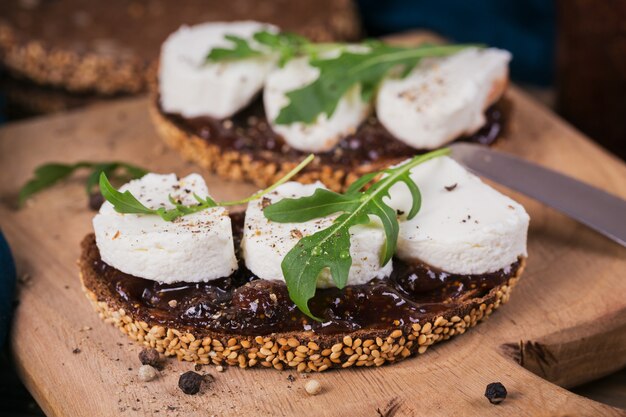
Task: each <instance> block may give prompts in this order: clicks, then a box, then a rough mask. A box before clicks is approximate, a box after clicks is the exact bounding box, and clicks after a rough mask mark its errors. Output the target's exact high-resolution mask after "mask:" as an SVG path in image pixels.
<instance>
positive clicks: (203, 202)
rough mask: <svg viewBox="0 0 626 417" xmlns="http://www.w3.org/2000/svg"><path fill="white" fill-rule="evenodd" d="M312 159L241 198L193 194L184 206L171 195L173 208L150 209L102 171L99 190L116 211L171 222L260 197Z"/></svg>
mask: <svg viewBox="0 0 626 417" xmlns="http://www.w3.org/2000/svg"><path fill="white" fill-rule="evenodd" d="M313 159H314V155H309V156H308V157H306V158H305V159H304V160H303V161H302V162H300V164H298V165H297V166H296V167H295V168H294V169H292V170H291V171H289V172H288V173H287V174H286V175H285V176H284V177H282V178H281V179H279V180H278V181H277V182H276V183H274V184H272V185H271V186H270V187H268V188H266V189H264V190H261V191H259V192H258V193H255V194H253V195H251V196H250V197H247V198H244V199H242V200H235V201H223V202H216V201H215V200H213V199H212V198H211V197H204V198H203V197H200V196H198V195H196V194H194V195H193V196H194V198H195V199H196V201H197V202H198V204H195V205H190V206H186V205H184V204H181V203H180V202H178V201H176V200H175V199H174V198H173V197H172V196H169V201H170V203H172V205H173V206H174V208H171V209H166V208H164V207H159V208H158V209H151V208H149V207H146V206H145V205H143V204H142V203H141V202H140V201H139V200H137V198H135V196H134V195H133V194H132V193H131V192H130V191H128V190H127V191H124V192H120V191H118V190H117V189H115V187H113V186H112V185H111V183H110V182H109V180H108V178H107V175H106V173H104V172H102V173H101V174H100V192H101V193H102V196H103V197H104V199H105V200H107V201H108V202H109V203H111V204H112V205H113V209H114V210H115V211H117V212H118V213H124V214H150V215H157V216H160V217H161V218H162V219H163V220H165V221H168V222H171V221H174V220H176V219H178V218H179V217H182V216H185V215H187V214H193V213H197V212H199V211H202V210H206V209H209V208H211V207H217V206H224V207H225V206H237V205H240V204H245V203H248V202H250V201H252V200H256V199H257V198H260V197H262V196H263V195H265V194H267V193H270V192H272V191H274V190H275V189H276V188H277V187H278V186H280V185H281V184H284V183H285V182H287V181H289V180H290V179H291V178H293V177H294V176H295V175H296V174H297V173H298V172H300V171H301V170H302V169H303V168H304V167H305V166H307V165H308V164H309V163H310V162H311V161H312V160H313Z"/></svg>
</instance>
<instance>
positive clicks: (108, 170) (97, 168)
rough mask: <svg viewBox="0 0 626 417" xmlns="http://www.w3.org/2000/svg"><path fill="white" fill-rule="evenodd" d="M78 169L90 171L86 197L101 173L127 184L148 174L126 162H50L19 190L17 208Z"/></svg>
mask: <svg viewBox="0 0 626 417" xmlns="http://www.w3.org/2000/svg"><path fill="white" fill-rule="evenodd" d="M80 169H90V170H91V172H90V173H89V176H88V177H87V181H86V184H85V188H86V191H87V195H91V194H92V193H93V192H94V189H95V187H96V185H97V184H98V179H99V178H100V174H101V173H105V174H106V175H108V176H110V177H111V178H114V179H115V180H116V181H120V182H127V181H129V180H131V179H135V178H140V177H143V176H144V175H146V174H147V173H148V171H146V170H145V169H143V168H140V167H138V166H135V165H131V164H128V163H126V162H119V161H115V162H88V161H81V162H77V163H75V164H61V163H57V162H52V163H48V164H44V165H41V166H39V167H37V168H36V169H35V176H34V177H33V178H32V179H30V180H29V181H28V182H27V183H26V184H25V185H24V186H23V187H22V188H21V190H20V193H19V197H18V204H19V206H20V207H21V206H23V205H24V203H25V202H26V200H28V199H29V198H30V197H31V196H32V195H33V194H36V193H38V192H40V191H43V190H45V189H46V188H50V187H52V186H53V185H54V184H56V183H58V182H59V181H61V180H63V179H66V178H69V177H70V176H71V175H72V174H73V173H74V172H76V171H77V170H80Z"/></svg>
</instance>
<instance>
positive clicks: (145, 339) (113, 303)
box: [78, 234, 525, 372]
mask: <svg viewBox="0 0 626 417" xmlns="http://www.w3.org/2000/svg"><path fill="white" fill-rule="evenodd" d="M81 247H82V251H81V257H80V259H79V261H78V265H79V269H80V278H81V282H82V286H83V290H84V291H85V294H86V295H87V298H88V299H89V300H90V301H91V304H92V306H93V307H94V309H95V310H96V311H97V312H98V313H99V315H100V317H101V318H102V319H103V320H104V321H105V322H107V323H110V324H113V325H114V326H115V327H117V328H119V329H120V330H121V331H122V332H123V333H125V334H127V335H128V336H129V337H130V338H131V339H133V340H136V341H138V342H140V343H142V344H143V345H145V346H147V347H152V348H155V349H156V350H157V351H159V352H160V353H163V354H165V355H166V356H176V357H177V358H178V359H179V360H185V361H190V362H197V363H200V364H208V363H212V364H215V365H231V366H239V367H241V368H248V367H254V366H259V365H260V366H263V367H267V368H275V369H279V370H282V369H286V368H292V369H295V370H297V371H299V372H305V371H306V372H310V371H320V372H321V371H325V370H327V369H330V368H348V367H351V366H381V365H384V364H387V363H393V362H397V361H399V360H402V359H405V358H407V357H410V356H412V355H415V354H423V353H424V352H426V350H427V349H428V347H429V346H430V345H433V344H435V343H438V342H441V341H443V340H448V339H450V338H451V337H453V336H455V335H458V334H463V333H465V331H467V330H468V329H469V328H471V327H474V326H475V325H476V324H477V323H478V322H479V321H481V320H483V319H485V318H486V317H488V316H489V315H490V314H491V313H492V312H493V310H495V309H497V308H498V307H499V306H500V305H501V304H503V303H506V302H507V301H508V300H509V296H510V292H511V289H512V288H513V286H514V285H515V284H516V283H517V281H518V280H519V278H520V276H521V275H522V273H523V271H524V265H525V259H522V260H521V264H520V267H519V268H518V269H517V273H516V274H515V276H512V277H511V278H509V279H508V281H507V282H506V283H505V284H503V285H500V286H497V287H495V288H493V289H491V290H490V291H489V292H488V293H487V294H486V295H484V296H483V297H480V298H469V297H468V298H466V299H464V300H463V301H462V302H459V303H451V304H450V308H449V310H447V311H445V313H443V314H437V315H432V316H427V317H426V318H425V319H424V320H422V321H420V323H416V324H413V325H406V326H398V325H394V326H389V327H388V328H376V329H367V328H364V329H360V330H357V331H352V332H344V333H337V334H319V333H314V332H310V331H298V332H286V333H272V334H259V335H254V336H244V335H240V334H230V333H221V332H214V331H211V330H209V329H207V328H194V327H183V328H168V327H166V326H163V325H161V324H158V323H152V322H150V321H146V320H142V318H140V317H139V316H140V313H138V312H137V308H136V307H135V306H133V305H131V304H130V303H128V302H127V301H125V300H124V299H122V298H121V297H120V296H119V295H117V293H114V292H113V291H111V289H110V287H109V286H108V285H107V284H106V282H104V281H103V278H102V275H101V274H99V273H98V271H97V270H96V269H95V268H94V265H95V264H96V263H97V261H99V259H100V255H99V252H98V250H97V246H96V245H95V237H94V235H93V234H89V235H87V236H86V237H85V239H84V240H83V242H82V244H81Z"/></svg>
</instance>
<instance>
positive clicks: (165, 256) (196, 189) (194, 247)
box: [93, 174, 237, 283]
mask: <svg viewBox="0 0 626 417" xmlns="http://www.w3.org/2000/svg"><path fill="white" fill-rule="evenodd" d="M126 190H128V191H130V192H131V193H132V194H133V195H134V196H135V197H136V198H137V199H138V200H139V201H140V202H141V203H142V204H144V205H145V206H147V207H149V208H152V209H156V208H159V207H165V208H173V207H174V206H173V205H172V204H171V203H170V202H169V200H168V196H169V195H171V196H172V197H173V198H174V199H179V200H180V201H181V202H182V203H183V204H186V205H191V204H197V201H196V200H195V198H194V197H193V194H194V193H196V194H197V195H198V196H200V197H206V196H208V195H209V190H208V189H207V186H206V184H205V182H204V180H203V179H202V177H201V176H199V175H197V174H192V175H189V176H187V177H185V178H182V179H180V180H179V179H177V178H176V175H174V174H169V175H158V174H148V175H146V176H144V177H143V178H141V179H138V180H133V181H131V182H129V183H128V184H126V185H124V186H122V187H121V188H120V191H122V192H123V191H126ZM93 226H94V230H95V233H96V243H97V245H98V249H99V250H100V257H101V258H102V260H103V261H104V262H106V263H107V264H108V265H110V266H112V267H114V268H116V269H119V270H120V271H122V272H125V273H127V274H131V275H134V276H136V277H140V278H145V279H149V280H153V281H158V282H162V283H172V282H179V281H184V282H204V281H209V280H212V279H216V278H221V277H227V276H229V275H230V274H232V273H233V271H235V270H236V269H237V259H236V257H235V250H234V245H233V234H232V229H231V223H230V217H229V216H228V212H227V211H226V210H225V209H224V208H223V207H216V208H210V209H207V210H203V211H201V212H198V213H195V214H190V215H187V216H183V217H180V218H178V219H176V220H175V221H173V222H167V221H165V220H163V219H161V217H159V216H156V215H140V214H120V213H117V212H116V211H115V210H114V209H113V206H112V205H111V203H109V202H105V203H104V204H103V205H102V207H101V208H100V212H99V213H98V214H97V215H96V216H95V217H94V219H93Z"/></svg>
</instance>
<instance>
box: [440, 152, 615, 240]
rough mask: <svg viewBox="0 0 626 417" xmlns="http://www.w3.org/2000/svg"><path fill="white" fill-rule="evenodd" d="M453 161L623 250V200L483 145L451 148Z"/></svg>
mask: <svg viewBox="0 0 626 417" xmlns="http://www.w3.org/2000/svg"><path fill="white" fill-rule="evenodd" d="M450 149H451V150H452V158H454V159H455V160H456V161H457V162H459V163H460V164H461V165H464V166H465V167H467V168H468V169H469V170H470V171H473V172H474V173H476V174H477V175H480V176H483V177H485V178H488V179H490V180H493V181H495V182H497V183H499V184H502V185H504V186H506V187H509V188H511V189H513V190H516V191H519V192H521V193H522V194H526V195H527V196H529V197H531V198H534V199H535V200H537V201H540V202H541V203H543V204H545V205H547V206H550V207H552V208H554V209H556V210H558V211H560V212H561V213H564V214H566V215H568V216H569V217H571V218H573V219H575V220H577V221H579V222H580V223H582V224H584V225H587V226H588V227H590V228H592V229H594V230H596V231H597V232H600V233H601V234H603V235H604V236H606V237H608V238H609V239H612V240H614V241H615V242H617V243H619V244H620V245H622V246H625V247H626V201H625V200H622V199H621V198H619V197H616V196H614V195H611V194H609V193H607V192H604V191H602V190H600V189H598V188H595V187H592V186H590V185H587V184H585V183H583V182H580V181H578V180H575V179H573V178H571V177H568V176H566V175H563V174H559V173H558V172H556V171H553V170H551V169H547V168H543V167H541V166H539V165H536V164H533V163H531V162H527V161H524V160H523V159H520V158H517V157H515V156H511V155H508V154H506V153H503V152H499V151H494V150H493V149H489V148H487V147H485V146H483V145H476V144H469V143H456V144H453V145H450Z"/></svg>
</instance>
